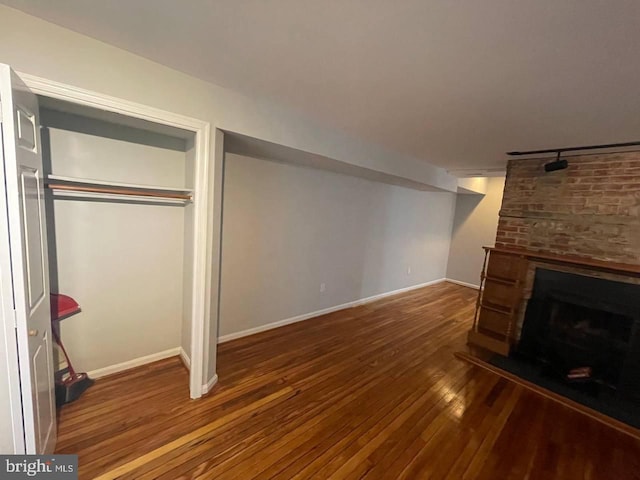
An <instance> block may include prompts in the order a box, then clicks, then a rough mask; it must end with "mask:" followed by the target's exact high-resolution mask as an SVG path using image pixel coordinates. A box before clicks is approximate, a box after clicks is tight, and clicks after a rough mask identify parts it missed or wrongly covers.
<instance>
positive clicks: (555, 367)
mask: <svg viewBox="0 0 640 480" xmlns="http://www.w3.org/2000/svg"><path fill="white" fill-rule="evenodd" d="M639 327H640V285H634V284H630V283H624V282H617V281H612V280H606V279H602V278H595V277H589V276H585V275H577V274H572V273H567V272H560V271H555V270H547V269H540V268H539V269H537V270H536V274H535V280H534V285H533V292H532V296H531V299H530V300H529V302H528V304H527V309H526V312H525V317H524V323H523V325H522V331H521V335H520V340H519V342H518V344H517V345H516V348H515V354H516V355H518V356H522V357H525V358H526V359H528V360H529V361H533V362H534V363H536V364H538V365H539V366H540V367H541V368H543V369H544V370H545V372H546V373H547V374H548V375H551V376H553V377H555V378H556V379H558V380H560V381H562V382H565V383H566V384H570V385H572V386H574V387H575V388H577V389H581V390H583V391H587V392H589V393H590V394H592V395H594V396H610V397H614V398H618V399H620V400H629V401H634V402H638V401H640V331H639Z"/></svg>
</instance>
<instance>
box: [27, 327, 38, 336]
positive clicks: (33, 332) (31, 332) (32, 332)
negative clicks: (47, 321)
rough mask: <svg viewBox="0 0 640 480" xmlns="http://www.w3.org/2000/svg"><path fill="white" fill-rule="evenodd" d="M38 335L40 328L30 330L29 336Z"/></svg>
mask: <svg viewBox="0 0 640 480" xmlns="http://www.w3.org/2000/svg"><path fill="white" fill-rule="evenodd" d="M37 335H38V330H36V329H33V330H29V336H30V337H35V336H37Z"/></svg>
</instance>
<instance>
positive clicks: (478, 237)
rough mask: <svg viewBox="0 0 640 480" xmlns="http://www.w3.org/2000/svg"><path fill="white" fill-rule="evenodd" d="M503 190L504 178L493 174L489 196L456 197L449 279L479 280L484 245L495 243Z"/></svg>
mask: <svg viewBox="0 0 640 480" xmlns="http://www.w3.org/2000/svg"><path fill="white" fill-rule="evenodd" d="M503 189H504V177H490V178H489V179H488V182H487V193H486V195H458V196H457V200H456V209H455V211H456V213H455V217H454V220H453V230H452V233H451V248H450V250H449V264H448V266H447V278H450V279H452V280H457V281H459V282H464V283H469V284H472V285H478V284H479V283H480V272H481V271H482V262H483V259H484V250H482V247H483V246H485V245H493V244H494V242H495V239H496V230H497V229H498V212H499V211H500V205H501V204H502V191H503Z"/></svg>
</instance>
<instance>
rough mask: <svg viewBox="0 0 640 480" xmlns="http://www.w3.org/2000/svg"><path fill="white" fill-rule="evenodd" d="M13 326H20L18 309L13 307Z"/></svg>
mask: <svg viewBox="0 0 640 480" xmlns="http://www.w3.org/2000/svg"><path fill="white" fill-rule="evenodd" d="M13 328H18V312H16V309H15V308H14V309H13Z"/></svg>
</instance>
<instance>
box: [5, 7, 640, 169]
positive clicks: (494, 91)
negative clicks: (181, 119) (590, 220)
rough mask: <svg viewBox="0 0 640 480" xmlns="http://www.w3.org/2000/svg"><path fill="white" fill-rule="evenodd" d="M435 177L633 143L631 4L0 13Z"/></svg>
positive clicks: (637, 73) (637, 113) (637, 134)
mask: <svg viewBox="0 0 640 480" xmlns="http://www.w3.org/2000/svg"><path fill="white" fill-rule="evenodd" d="M0 1H2V3H5V4H7V5H9V6H13V7H16V8H18V9H20V10H23V11H25V12H27V13H30V14H33V15H36V16H39V17H42V18H44V19H46V20H49V21H51V22H54V23H57V24H59V25H62V26H64V27H67V28H70V29H72V30H75V31H78V32H80V33H83V34H86V35H89V36H91V37H95V38H97V39H99V40H102V41H105V42H107V43H110V44H113V45H116V46H118V47H121V48H124V49H126V50H129V51H131V52H135V53H137V54H139V55H142V56H144V57H147V58H149V59H152V60H155V61H157V62H159V63H162V64H165V65H168V66H171V67H174V68H176V69H178V70H182V71H184V72H187V73H190V74H192V75H194V76H197V77H200V78H203V79H206V80H209V81H211V82H213V83H217V84H219V85H223V86H226V87H229V88H232V89H235V90H238V91H241V92H244V93H246V94H249V95H259V96H267V97H270V98H272V99H274V100H276V101H278V102H282V103H286V104H288V105H289V106H292V107H294V108H296V109H298V110H300V111H303V112H305V113H306V114H307V115H310V116H314V117H316V118H319V119H321V120H324V121H325V122H327V123H329V124H331V125H332V126H334V127H337V128H340V129H343V130H346V131H348V132H350V133H351V134H353V135H355V136H358V137H361V138H364V139H366V140H368V141H371V142H374V143H377V144H380V145H382V146H384V147H386V148H389V149H392V150H395V151H401V152H403V153H406V154H410V155H413V156H416V157H418V158H420V159H424V160H425V161H428V162H430V163H433V164H435V165H440V166H444V167H446V168H448V169H451V170H456V169H463V168H473V169H478V168H487V167H495V166H503V165H504V160H505V158H506V157H505V155H504V152H506V151H509V150H525V149H534V148H535V149H537V148H547V147H551V148H552V147H561V146H573V145H576V144H577V145H584V144H594V143H611V142H622V141H632V140H640V55H639V52H640V1H638V0H615V1H605V0H560V1H558V0H484V1H478V0H396V1H393V0H189V1H176V0H134V1H132V0H108V1H98V0H55V1H51V0H0Z"/></svg>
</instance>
